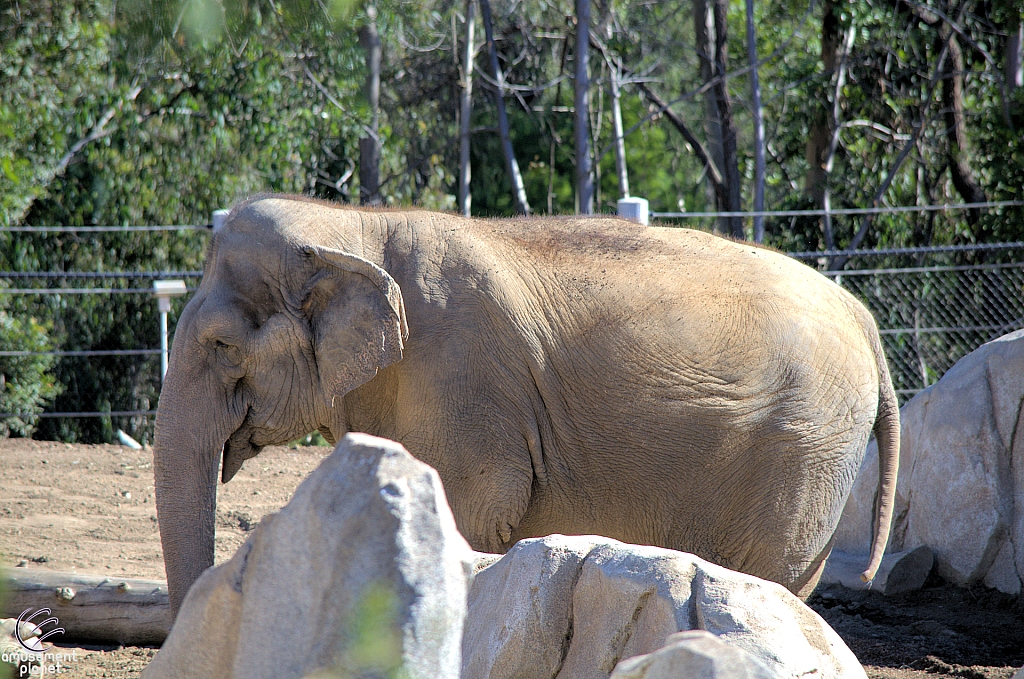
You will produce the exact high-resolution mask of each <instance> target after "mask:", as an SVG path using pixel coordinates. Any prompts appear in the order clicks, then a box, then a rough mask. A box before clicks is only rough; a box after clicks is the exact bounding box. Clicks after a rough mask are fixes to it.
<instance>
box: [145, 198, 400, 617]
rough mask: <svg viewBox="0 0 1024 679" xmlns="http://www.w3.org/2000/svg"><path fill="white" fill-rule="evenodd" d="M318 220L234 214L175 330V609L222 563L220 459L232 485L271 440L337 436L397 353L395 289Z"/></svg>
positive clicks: (162, 460)
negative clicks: (345, 405) (351, 399)
mask: <svg viewBox="0 0 1024 679" xmlns="http://www.w3.org/2000/svg"><path fill="white" fill-rule="evenodd" d="M332 212H342V211H332ZM348 214H354V213H348ZM315 226H316V225H313V228H310V225H308V224H307V225H306V227H305V228H301V229H300V228H296V227H295V225H292V224H290V223H288V222H287V220H282V219H280V218H277V219H267V218H260V213H259V211H258V210H257V209H254V208H252V207H250V208H248V209H241V210H236V211H235V213H233V214H232V216H231V217H230V218H229V220H228V223H227V224H226V225H225V226H224V228H223V229H222V230H221V231H220V232H219V233H217V234H216V235H215V236H214V240H213V243H212V245H211V248H210V252H209V255H208V257H207V263H206V269H205V272H204V276H203V282H202V285H201V287H200V288H199V291H198V292H197V294H196V296H195V297H194V298H193V299H192V301H191V302H189V304H188V306H187V307H186V308H185V311H184V313H183V314H182V316H181V318H180V320H179V322H178V326H177V329H176V332H175V340H174V346H173V349H172V352H171V357H170V363H169V366H168V371H167V376H166V379H165V381H164V387H163V391H162V392H161V395H160V408H159V412H158V414H157V421H156V441H155V446H154V470H155V479H156V483H155V486H156V501H157V512H158V516H159V522H160V537H161V541H162V543H163V550H164V564H165V567H166V571H167V583H168V588H169V592H170V598H171V607H172V611H173V613H174V614H177V610H178V608H179V606H180V605H181V602H182V600H183V599H184V596H185V593H186V592H187V590H188V588H189V587H190V586H191V584H192V583H193V582H194V581H195V579H196V578H197V577H199V575H200V573H202V571H203V570H204V569H206V568H208V567H209V566H211V565H213V554H214V523H215V513H216V482H217V470H218V464H217V463H218V461H220V459H221V451H222V450H223V465H222V471H221V478H222V479H223V481H225V482H227V481H228V480H230V479H231V477H232V476H234V474H235V473H236V472H237V471H238V470H239V468H240V467H241V466H242V462H243V461H244V460H246V459H247V458H250V457H252V456H254V455H256V454H257V453H258V452H259V451H260V449H261V448H262V447H263V446H267V445H274V444H280V443H285V442H287V441H289V440H293V439H295V438H297V437H298V436H301V435H303V434H305V433H308V432H310V431H313V430H316V429H319V430H321V431H324V432H325V433H326V434H328V435H329V436H330V432H331V431H332V430H333V434H334V436H339V435H341V434H342V433H344V432H343V431H339V429H340V427H339V422H341V421H343V420H342V418H341V417H340V416H339V414H338V413H339V412H340V411H341V409H342V397H344V395H345V394H346V393H347V392H349V391H350V390H352V389H353V388H355V387H357V386H359V385H361V384H363V383H365V382H367V381H369V380H371V379H373V377H374V376H375V375H376V373H377V371H378V370H379V369H380V368H383V367H386V366H388V365H390V364H392V363H394V362H396V361H398V360H400V359H401V357H402V350H403V339H404V338H405V337H406V335H407V332H408V331H407V326H406V321H405V309H404V304H403V301H402V293H401V290H400V289H399V287H398V285H397V284H396V283H395V281H394V279H392V278H391V276H390V275H389V274H388V273H387V272H386V271H384V269H382V268H381V267H380V266H378V265H376V264H374V263H372V262H370V261H369V260H368V259H365V258H364V257H362V256H361V255H357V254H353V253H352V252H351V251H346V250H350V249H349V248H348V247H344V246H345V245H346V239H345V238H344V237H341V238H339V236H338V235H337V234H336V233H333V232H332V233H331V238H332V240H328V239H327V238H326V237H324V236H319V237H317V239H311V238H309V236H308V234H310V233H313V234H317V233H318V232H319V233H321V234H322V233H323V232H324V229H322V228H321V229H316V228H315ZM352 240H354V241H355V243H356V244H357V246H358V243H359V242H360V240H359V239H358V238H353V239H352ZM325 241H326V243H329V245H330V246H329V245H328V244H325ZM338 245H341V246H343V247H336V246H338ZM331 246H335V247H331ZM351 249H355V247H353V248H351ZM358 251H360V252H361V247H359V250H358ZM331 438H333V437H331Z"/></svg>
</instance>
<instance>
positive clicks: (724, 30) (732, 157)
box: [713, 0, 743, 240]
mask: <svg viewBox="0 0 1024 679" xmlns="http://www.w3.org/2000/svg"><path fill="white" fill-rule="evenodd" d="M713 2H714V15H715V69H716V71H717V72H716V73H715V75H717V76H722V80H721V82H719V83H718V84H716V85H715V86H714V92H715V102H716V104H717V106H718V121H719V124H720V125H721V126H722V164H723V165H724V168H723V169H724V172H725V186H726V189H727V193H728V196H729V204H728V206H726V209H727V210H728V211H729V212H739V211H740V167H739V160H738V158H737V152H736V128H734V127H733V124H732V102H730V101H729V83H728V80H726V79H725V78H724V76H725V74H726V73H728V69H729V50H728V44H727V38H728V30H729V29H728V24H727V17H728V10H729V2H728V0H713ZM727 223H728V224H729V235H731V236H732V237H733V238H737V239H740V240H742V239H743V219H742V218H740V217H730V218H728V220H727Z"/></svg>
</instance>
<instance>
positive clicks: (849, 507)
mask: <svg viewBox="0 0 1024 679" xmlns="http://www.w3.org/2000/svg"><path fill="white" fill-rule="evenodd" d="M1022 402H1024V331H1017V332H1014V333H1011V334H1009V335H1005V336H1003V337H1000V338H999V339H997V340H994V341H992V342H989V343H987V344H985V345H982V346H981V347H979V348H978V349H977V350H975V351H974V352H972V353H970V354H968V355H967V356H965V357H964V358H962V359H961V360H960V361H958V362H957V363H956V365H954V366H953V367H952V368H950V369H949V371H947V372H946V374H945V375H944V376H943V377H942V379H941V380H939V381H938V382H937V383H936V384H934V385H932V386H931V387H929V388H928V389H925V390H924V391H922V392H921V393H919V394H918V395H917V396H915V397H914V398H913V399H911V400H910V401H908V402H907V403H906V404H905V405H904V406H903V408H902V410H901V412H900V419H901V425H902V429H901V439H900V440H901V452H900V471H899V480H898V481H897V486H896V507H895V512H894V520H893V530H892V537H891V538H890V540H889V550H890V551H891V552H905V551H910V550H913V549H915V548H917V547H919V546H921V545H925V546H927V547H929V548H931V550H932V551H933V552H934V554H935V565H936V568H937V572H938V574H939V575H940V576H941V577H943V578H944V579H945V580H947V581H949V582H952V583H955V584H957V585H961V586H967V585H973V584H976V583H983V584H985V585H987V586H989V587H994V588H996V589H999V590H1001V591H1003V592H1007V593H1010V594H1020V591H1021V582H1022V576H1024V436H1021V435H1020V432H1024V428H1022V427H1021V426H1020V425H1021V421H1020V420H1021V405H1022ZM877 484H878V450H877V447H876V446H875V443H874V442H872V443H871V444H870V445H869V447H868V451H867V455H866V457H865V460H864V463H863V465H862V466H861V470H860V474H859V476H858V477H857V481H856V483H855V484H854V488H853V491H852V492H851V494H850V497H849V500H848V501H847V503H846V507H845V509H844V510H843V515H842V519H841V520H840V522H839V528H838V530H837V532H836V543H835V548H836V549H838V550H840V551H843V552H846V553H847V554H850V555H863V554H866V553H867V551H868V545H869V543H870V540H871V516H872V513H873V511H874V505H875V488H876V486H877ZM864 558H866V557H864Z"/></svg>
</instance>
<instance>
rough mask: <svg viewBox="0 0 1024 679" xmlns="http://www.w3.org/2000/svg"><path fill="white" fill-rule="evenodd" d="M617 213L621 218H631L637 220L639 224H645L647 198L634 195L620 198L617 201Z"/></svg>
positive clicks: (646, 218) (646, 220) (646, 219)
mask: <svg viewBox="0 0 1024 679" xmlns="http://www.w3.org/2000/svg"><path fill="white" fill-rule="evenodd" d="M618 214H619V216H620V217H622V218H623V219H632V220H633V221H634V222H639V223H640V224H643V225H644V226H647V222H648V204H647V199H646V198H637V197H636V196H630V197H629V198H620V199H619V202H618Z"/></svg>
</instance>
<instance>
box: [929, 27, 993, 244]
mask: <svg viewBox="0 0 1024 679" xmlns="http://www.w3.org/2000/svg"><path fill="white" fill-rule="evenodd" d="M939 35H940V36H941V39H942V40H945V41H947V44H948V45H949V60H947V61H946V68H945V71H944V73H943V74H942V112H943V118H944V120H945V123H946V155H947V159H948V160H949V176H950V178H951V179H952V180H953V186H955V187H956V190H957V193H959V194H960V196H961V197H962V198H963V200H964V202H966V203H984V202H985V200H986V199H985V192H984V191H983V190H982V188H981V186H979V185H978V182H977V180H976V179H975V178H974V173H973V172H972V171H971V165H970V160H969V159H970V149H969V147H968V143H967V126H966V121H965V119H964V55H963V51H962V50H961V49H960V44H959V42H958V41H957V39H956V35H955V34H954V33H953V31H952V30H951V29H950V28H949V25H948V24H947V23H945V22H943V23H942V24H941V27H940V29H939ZM980 218H981V211H980V210H970V211H969V212H968V221H969V222H970V223H971V224H975V223H977V221H978V219H980Z"/></svg>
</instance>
